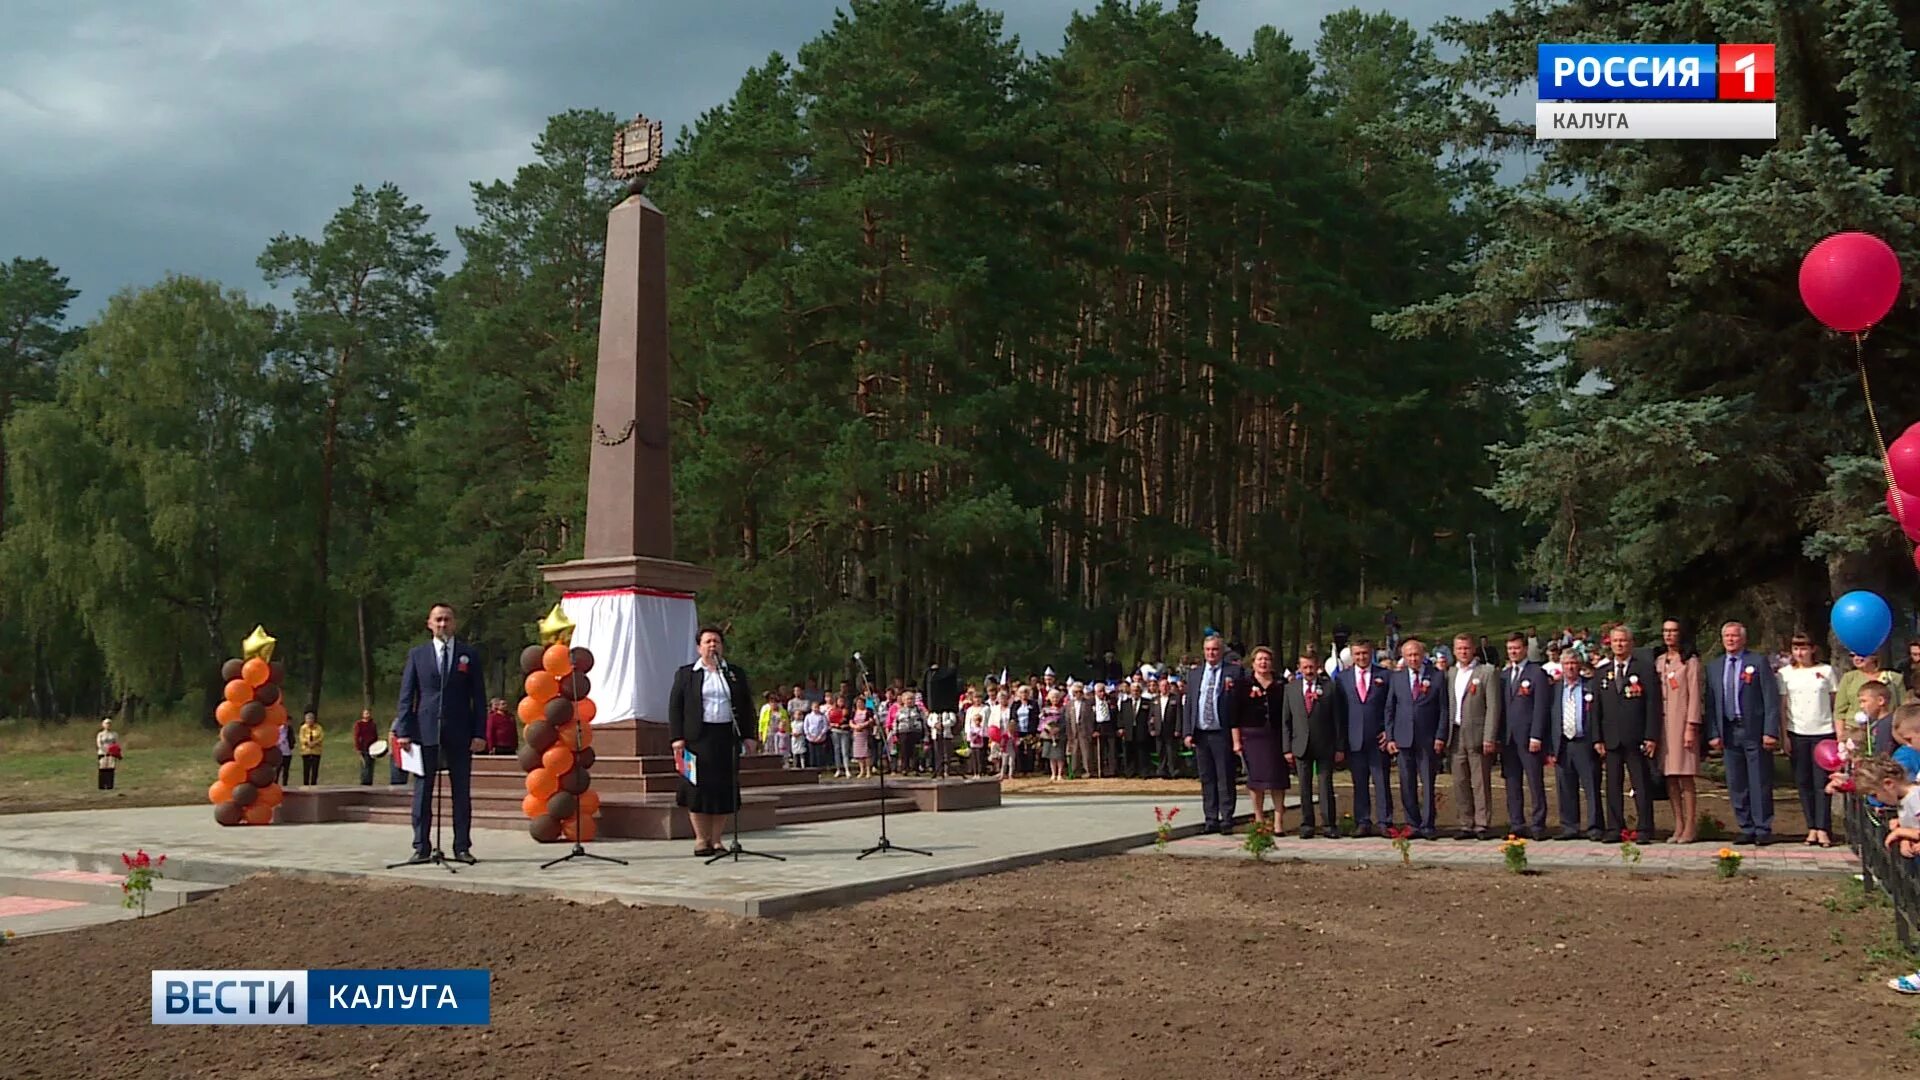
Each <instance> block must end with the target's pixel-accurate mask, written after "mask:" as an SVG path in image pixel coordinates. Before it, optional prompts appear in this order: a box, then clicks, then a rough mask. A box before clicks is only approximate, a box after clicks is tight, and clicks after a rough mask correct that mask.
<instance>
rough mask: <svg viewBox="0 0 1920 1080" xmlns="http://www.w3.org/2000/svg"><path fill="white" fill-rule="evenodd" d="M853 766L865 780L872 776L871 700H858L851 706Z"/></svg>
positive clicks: (857, 773)
mask: <svg viewBox="0 0 1920 1080" xmlns="http://www.w3.org/2000/svg"><path fill="white" fill-rule="evenodd" d="M851 726H852V728H853V765H854V771H855V773H856V775H857V776H858V777H859V778H860V779H862V780H865V779H867V778H868V777H870V776H872V775H873V699H872V698H865V697H863V698H859V699H858V700H857V701H856V702H855V704H854V706H853V723H852V725H851Z"/></svg>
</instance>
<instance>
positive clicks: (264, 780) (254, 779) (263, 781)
mask: <svg viewBox="0 0 1920 1080" xmlns="http://www.w3.org/2000/svg"><path fill="white" fill-rule="evenodd" d="M278 775H280V767H279V766H278V765H269V764H267V763H266V762H264V761H262V762H261V763H260V764H258V765H255V766H254V767H253V771H252V772H250V773H248V774H247V783H249V784H252V785H253V786H254V787H266V786H267V785H268V784H271V783H273V778H274V777H276V776H278Z"/></svg>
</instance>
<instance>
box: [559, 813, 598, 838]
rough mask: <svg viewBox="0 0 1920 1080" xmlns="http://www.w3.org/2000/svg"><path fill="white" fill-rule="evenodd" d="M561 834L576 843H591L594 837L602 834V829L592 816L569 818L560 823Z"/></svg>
mask: <svg viewBox="0 0 1920 1080" xmlns="http://www.w3.org/2000/svg"><path fill="white" fill-rule="evenodd" d="M560 835H561V836H564V837H566V838H567V839H569V840H572V841H574V842H575V843H581V844H585V843H591V842H592V841H593V838H594V837H596V836H598V835H600V829H599V827H598V826H597V825H596V824H595V822H594V820H593V819H592V818H581V819H579V820H578V821H575V820H574V819H573V818H568V819H567V820H565V821H563V822H561V823H560Z"/></svg>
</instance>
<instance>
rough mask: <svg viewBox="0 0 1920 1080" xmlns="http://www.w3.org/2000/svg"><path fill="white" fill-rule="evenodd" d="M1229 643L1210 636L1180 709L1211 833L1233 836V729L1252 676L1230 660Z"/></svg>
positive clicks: (1215, 635) (1189, 677)
mask: <svg viewBox="0 0 1920 1080" xmlns="http://www.w3.org/2000/svg"><path fill="white" fill-rule="evenodd" d="M1226 651H1227V644H1226V642H1225V641H1224V640H1223V639H1222V638H1221V637H1220V635H1219V634H1208V635H1207V640H1206V644H1205V646H1204V647H1203V648H1202V649H1201V653H1202V655H1203V656H1205V658H1206V659H1205V660H1203V661H1202V662H1201V663H1200V664H1199V665H1197V666H1195V667H1194V668H1193V669H1192V670H1191V671H1189V672H1187V699H1186V704H1185V705H1184V706H1183V707H1182V708H1181V710H1180V723H1181V732H1182V734H1184V735H1185V736H1186V741H1187V745H1188V746H1189V747H1191V748H1192V749H1193V760H1194V764H1195V765H1196V766H1198V768H1199V772H1200V800H1201V806H1202V808H1203V812H1204V813H1205V815H1206V824H1207V828H1208V830H1210V831H1212V832H1217V833H1219V834H1220V835H1222V836H1226V835H1228V834H1230V833H1232V832H1233V808H1234V804H1235V803H1236V802H1237V801H1238V792H1236V791H1235V790H1234V782H1235V776H1234V761H1233V728H1234V726H1235V724H1236V723H1237V721H1238V717H1237V715H1236V713H1237V710H1236V709H1235V707H1234V706H1235V703H1236V702H1238V701H1239V699H1240V695H1241V694H1242V693H1244V692H1245V690H1246V686H1247V673H1246V672H1245V671H1244V670H1242V669H1241V667H1240V665H1238V664H1230V663H1228V662H1227V659H1226Z"/></svg>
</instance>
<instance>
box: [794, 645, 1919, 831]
mask: <svg viewBox="0 0 1920 1080" xmlns="http://www.w3.org/2000/svg"><path fill="white" fill-rule="evenodd" d="M1382 621H1383V623H1384V627H1383V628H1384V629H1385V631H1386V632H1387V634H1388V635H1390V636H1391V638H1393V639H1396V640H1395V641H1394V644H1393V645H1392V646H1391V647H1390V648H1386V649H1377V648H1376V647H1375V645H1374V643H1373V642H1372V641H1370V640H1366V639H1357V638H1355V637H1354V636H1353V635H1352V634H1351V633H1350V632H1349V631H1346V630H1344V629H1341V630H1337V631H1336V632H1335V635H1334V641H1333V645H1332V647H1331V648H1328V649H1326V650H1324V653H1323V652H1322V650H1318V649H1307V650H1304V655H1301V656H1298V657H1295V658H1293V659H1292V661H1291V662H1286V661H1284V660H1283V659H1282V658H1280V657H1279V656H1278V655H1277V654H1276V653H1275V652H1274V650H1272V649H1270V648H1268V647H1266V646H1259V647H1256V648H1253V649H1251V650H1247V649H1244V648H1243V647H1241V646H1239V645H1238V644H1230V643H1228V642H1226V641H1225V640H1224V639H1223V637H1222V636H1221V635H1218V634H1215V633H1211V632H1209V634H1208V637H1207V641H1206V645H1205V648H1204V652H1203V656H1201V657H1198V658H1191V659H1189V660H1188V661H1187V662H1186V663H1183V664H1181V665H1178V666H1177V667H1172V668H1163V667H1161V666H1160V665H1156V664H1148V665H1143V666H1142V667H1141V668H1140V669H1139V670H1137V671H1136V672H1135V673H1133V674H1131V675H1125V674H1120V673H1119V672H1117V670H1115V669H1116V668H1117V665H1115V664H1114V663H1113V660H1112V654H1108V655H1107V657H1106V658H1105V660H1103V661H1102V660H1096V661H1090V662H1089V667H1090V671H1089V677H1085V678H1068V677H1063V676H1060V675H1059V674H1058V673H1056V672H1055V671H1054V670H1053V669H1051V668H1048V669H1046V670H1044V671H1042V672H1039V673H1036V674H1033V675H1030V676H1027V677H1026V678H1025V679H1009V678H1007V677H1006V675H1005V673H1004V672H1003V673H1002V675H1001V677H1000V678H992V677H989V678H986V679H983V680H981V681H979V682H976V683H971V684H967V685H965V687H964V689H962V690H960V691H959V692H958V694H957V698H956V699H955V700H953V701H952V702H951V703H950V704H946V707H940V706H941V705H942V704H943V703H941V702H938V701H931V700H930V698H929V695H928V693H926V692H923V691H922V690H921V689H920V688H919V687H917V686H915V685H912V684H908V683H905V682H896V683H895V684H894V685H893V686H890V687H887V688H885V689H882V690H877V691H868V692H856V691H855V690H854V689H853V688H852V686H851V685H849V684H842V685H841V687H840V689H839V691H838V692H837V693H835V692H826V691H821V690H819V689H814V688H808V687H804V686H794V687H793V689H792V694H791V696H786V697H783V696H782V695H781V694H779V693H769V694H767V695H766V697H765V702H764V704H763V705H762V706H761V708H760V717H759V728H760V736H761V739H762V742H763V745H765V746H766V747H768V748H769V750H770V752H772V753H775V754H778V755H780V756H781V757H783V758H784V759H786V760H787V761H788V762H789V763H790V764H791V765H792V766H794V767H812V768H819V769H824V770H831V771H832V775H833V776H835V777H864V776H870V775H872V773H873V772H874V770H875V769H876V768H879V767H883V766H884V767H885V768H887V769H888V770H889V771H891V772H897V773H905V774H911V775H927V776H936V777H938V776H998V777H1002V778H1012V777H1019V776H1028V775H1042V774H1044V775H1046V776H1048V777H1049V778H1051V779H1054V780H1062V781H1065V780H1069V779H1086V778H1104V777H1130V778H1142V779H1146V778H1164V779H1174V778H1184V777H1193V776H1198V777H1199V778H1200V779H1201V780H1202V781H1203V786H1204V787H1205V788H1206V793H1205V794H1206V800H1207V804H1206V818H1207V821H1206V825H1207V826H1208V827H1209V828H1211V829H1214V830H1216V831H1219V832H1222V833H1226V832H1231V831H1232V827H1233V825H1232V823H1233V818H1234V814H1233V810H1232V801H1231V800H1232V798H1233V789H1234V788H1236V787H1237V786H1238V784H1239V783H1240V782H1241V781H1242V780H1244V783H1245V785H1246V787H1247V788H1248V790H1249V792H1250V794H1251V796H1252V798H1253V801H1254V812H1255V815H1256V818H1257V819H1259V820H1263V821H1267V822H1269V823H1270V824H1271V825H1272V827H1273V828H1274V829H1275V830H1276V831H1284V830H1286V828H1287V826H1288V822H1287V820H1286V817H1287V813H1288V811H1287V809H1286V806H1285V802H1284V799H1285V796H1286V795H1287V794H1288V793H1289V792H1290V791H1294V790H1297V791H1298V793H1299V796H1300V807H1299V811H1298V814H1299V817H1298V819H1297V820H1298V824H1297V828H1298V830H1299V835H1301V836H1303V837H1309V838H1311V837H1315V836H1335V835H1340V834H1342V833H1344V834H1346V835H1357V836H1382V835H1386V834H1387V833H1388V831H1389V830H1393V829H1396V828H1399V827H1403V826H1404V827H1406V828H1408V829H1410V830H1411V835H1412V837H1413V838H1415V839H1427V840H1433V839H1439V838H1440V837H1441V835H1442V833H1443V827H1442V824H1441V822H1439V821H1438V820H1437V817H1436V805H1437V790H1436V788H1437V785H1438V783H1439V780H1440V777H1441V774H1443V773H1444V774H1446V775H1447V776H1448V777H1449V778H1450V779H1451V796H1452V798H1451V801H1452V804H1453V807H1454V811H1455V813H1456V814H1457V820H1456V821H1454V822H1453V823H1452V826H1453V827H1452V828H1451V830H1447V831H1450V833H1451V835H1452V836H1453V837H1455V838H1458V839H1494V838H1497V837H1504V836H1507V835H1516V836H1522V837H1527V838H1531V839H1568V840H1571V839H1581V838H1585V839H1590V840H1596V841H1611V842H1618V841H1619V840H1620V839H1621V838H1622V837H1623V835H1629V834H1631V835H1633V836H1636V837H1637V838H1639V839H1642V840H1653V839H1656V826H1655V819H1654V805H1655V801H1656V799H1658V798H1664V799H1665V800H1666V801H1667V802H1668V803H1669V804H1670V807H1671V812H1672V821H1673V826H1672V828H1671V829H1669V830H1665V831H1664V837H1663V838H1664V839H1665V840H1666V841H1667V842H1669V843H1677V844H1686V843H1693V842H1695V841H1697V840H1699V839H1701V837H1700V810H1699V790H1698V776H1699V774H1700V769H1701V762H1702V760H1703V759H1705V758H1707V757H1710V756H1720V757H1722V758H1723V759H1724V761H1725V764H1726V784H1727V790H1728V794H1729V796H1730V798H1731V801H1732V803H1733V814H1734V818H1735V823H1736V826H1737V830H1738V832H1737V837H1736V840H1737V842H1740V843H1755V844H1766V843H1771V842H1772V840H1773V831H1774V805H1773V784H1772V778H1773V760H1774V757H1775V756H1776V754H1779V753H1785V754H1787V755H1788V758H1789V760H1790V762H1791V766H1792V768H1791V771H1792V775H1793V781H1794V787H1795V790H1796V793H1797V795H1798V797H1799V800H1800V807H1801V810H1802V813H1803V816H1804V819H1805V821H1806V832H1805V836H1804V838H1803V841H1802V842H1804V843H1806V844H1808V845H1812V846H1819V847H1831V846H1832V845H1833V844H1834V843H1835V840H1834V836H1833V824H1832V816H1833V815H1832V803H1831V798H1830V796H1831V795H1832V794H1833V792H1834V791H1836V790H1838V785H1841V784H1843V783H1845V776H1846V773H1847V772H1848V771H1849V770H1850V769H1851V767H1852V765H1853V764H1854V763H1856V762H1864V761H1867V760H1870V759H1873V758H1876V757H1885V758H1886V759H1887V760H1889V761H1893V762H1896V763H1900V764H1901V765H1902V767H1903V768H1905V769H1906V771H1907V772H1908V774H1909V775H1913V774H1915V773H1916V772H1920V704H1916V705H1912V706H1908V705H1907V702H1908V701H1909V700H1910V699H1913V700H1916V701H1920V692H1917V691H1920V685H1917V684H1920V641H1916V642H1910V643H1908V645H1907V649H1906V654H1907V655H1906V657H1905V659H1904V661H1903V662H1902V663H1901V664H1900V665H1899V666H1898V667H1897V668H1896V669H1892V670H1888V669H1883V668H1882V667H1881V665H1880V663H1879V659H1878V658H1877V657H1874V656H1850V657H1849V658H1848V660H1849V661H1850V662H1849V664H1848V665H1847V667H1846V669H1845V670H1844V671H1838V670H1836V668H1835V667H1834V666H1833V665H1832V664H1829V663H1825V662H1823V661H1822V660H1821V659H1820V657H1819V647H1818V646H1817V645H1816V644H1815V643H1814V642H1813V641H1812V640H1811V639H1809V638H1808V637H1807V636H1805V635H1796V636H1795V637H1793V638H1792V639H1790V640H1788V641H1786V642H1784V643H1783V644H1782V647H1781V648H1779V649H1778V650H1777V651H1775V652H1773V653H1771V654H1766V653H1762V652H1759V651H1756V650H1754V649H1752V648H1751V647H1750V645H1749V643H1748V641H1747V631H1746V628H1745V626H1744V625H1742V624H1741V623H1738V622H1729V623H1726V624H1725V625H1724V626H1722V627H1721V628H1720V632H1719V640H1718V643H1717V644H1718V645H1719V648H1718V650H1717V651H1715V652H1714V653H1713V654H1712V655H1709V656H1702V655H1701V654H1700V653H1699V651H1697V650H1696V649H1695V647H1694V645H1693V643H1692V637H1691V635H1690V633H1689V632H1688V631H1687V629H1686V628H1685V627H1684V626H1683V625H1682V624H1681V623H1680V622H1679V621H1678V620H1674V619H1668V620H1664V621H1663V622H1662V623H1661V624H1660V628H1659V631H1658V638H1657V640H1655V641H1653V642H1649V643H1646V644H1642V643H1641V642H1639V641H1638V640H1637V639H1636V636H1635V634H1634V632H1633V630H1632V628H1630V627H1628V626H1626V625H1624V624H1607V625H1604V626H1602V627H1600V628H1599V630H1598V632H1597V633H1594V632H1589V631H1588V630H1586V629H1584V628H1575V627H1572V626H1567V627H1563V628H1562V629H1561V631H1560V632H1559V633H1558V634H1547V635H1543V634H1541V632H1540V631H1539V630H1538V628H1536V627H1528V628H1527V629H1526V630H1524V631H1517V632H1515V633H1513V634H1510V635H1508V636H1507V637H1506V638H1505V639H1504V641H1502V642H1501V644H1500V646H1498V647H1496V646H1495V645H1494V643H1493V642H1492V641H1491V640H1490V639H1489V638H1488V637H1486V636H1479V635H1465V634H1463V635H1457V636H1455V637H1453V638H1451V639H1450V640H1449V641H1447V642H1446V643H1445V644H1444V646H1442V645H1440V644H1439V643H1429V642H1427V641H1426V640H1424V639H1422V638H1421V637H1419V636H1406V637H1404V638H1402V637H1401V633H1400V625H1399V620H1398V619H1397V618H1394V617H1392V615H1391V613H1390V612H1389V614H1388V617H1386V618H1385V619H1383V620H1382ZM929 689H930V690H931V689H933V687H932V686H931V684H930V685H929ZM1826 740H1834V742H1835V744H1836V746H1837V747H1838V758H1839V760H1840V761H1841V762H1843V763H1844V764H1843V765H1842V766H1841V767H1840V768H1839V769H1838V770H1836V769H1833V768H1829V767H1828V766H1830V765H1831V764H1832V761H1831V760H1830V759H1825V758H1823V756H1822V754H1821V752H1820V751H1819V748H1820V744H1821V743H1823V742H1825V741H1826ZM1823 762H1825V763H1824V764H1823ZM1342 770H1344V771H1346V772H1347V773H1348V774H1349V775H1350V776H1351V778H1352V789H1351V799H1352V804H1353V805H1352V811H1351V815H1352V820H1351V822H1350V823H1349V824H1347V825H1346V827H1345V828H1344V829H1343V828H1342V827H1341V826H1342V817H1341V813H1340V806H1339V803H1338V800H1337V796H1336V793H1335V789H1334V785H1333V778H1334V776H1335V774H1336V773H1337V772H1340V771H1342ZM1836 771H1837V772H1838V773H1839V774H1840V779H1836ZM1549 772H1551V774H1552V775H1553V777H1554V780H1555V784H1554V787H1555V789H1556V798H1555V800H1554V805H1553V806H1549V805H1548V799H1547V796H1546V783H1545V780H1546V777H1547V775H1548V774H1549ZM1496 775H1497V776H1499V777H1500V778H1501V779H1502V781H1503V786H1504V789H1505V790H1504V799H1503V802H1504V807H1503V809H1504V810H1505V820H1504V821H1503V822H1501V823H1500V825H1501V827H1499V828H1496V827H1495V824H1496V823H1495V820H1494V816H1495V807H1494V804H1493V797H1492V795H1493V792H1492V787H1493V785H1492V778H1493V777H1494V776H1496ZM1396 784H1397V786H1398V787H1399V789H1400V797H1399V800H1398V804H1397V811H1396V801H1395V799H1394V798H1393V788H1394V787H1395V786H1396ZM1629 803H1631V807H1632V814H1631V817H1629V815H1628V805H1629ZM1396 818H1397V820H1396ZM1550 819H1554V820H1553V824H1552V825H1551V826H1550V824H1549V820H1550ZM1916 825H1920V820H1916Z"/></svg>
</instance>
